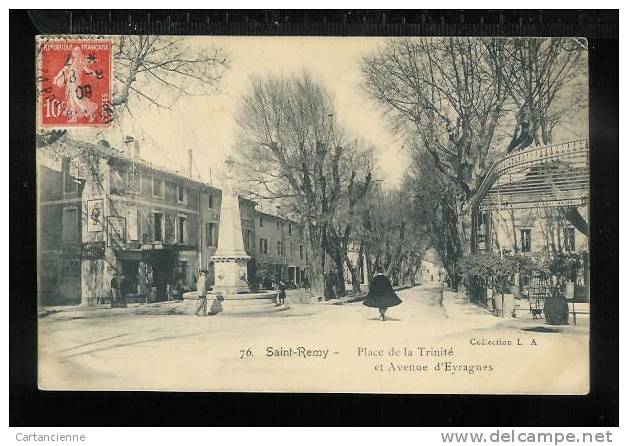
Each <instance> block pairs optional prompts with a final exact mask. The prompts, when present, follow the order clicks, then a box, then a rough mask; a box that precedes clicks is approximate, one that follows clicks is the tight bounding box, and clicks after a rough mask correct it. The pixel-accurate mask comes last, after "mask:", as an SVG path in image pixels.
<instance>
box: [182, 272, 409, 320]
mask: <svg viewBox="0 0 628 446" xmlns="http://www.w3.org/2000/svg"><path fill="white" fill-rule="evenodd" d="M196 295H197V301H196V311H195V312H194V314H195V315H196V316H205V315H206V314H207V271H204V270H203V271H201V272H200V274H199V276H198V280H197V281H196ZM285 302H286V283H285V282H284V281H283V280H280V281H279V283H278V284H277V304H278V305H284V304H285ZM401 302H402V300H401V299H400V298H399V296H397V293H395V290H394V289H393V287H392V284H391V283H390V280H389V279H388V277H386V276H385V275H384V271H383V270H382V269H377V270H376V271H375V275H374V276H373V279H372V280H371V283H370V286H369V292H368V294H367V296H366V297H365V299H364V301H363V304H364V305H366V306H367V307H371V308H377V309H378V310H379V318H380V319H381V320H382V321H385V320H386V311H387V310H388V308H390V307H394V306H396V305H399V304H400V303H401Z"/></svg>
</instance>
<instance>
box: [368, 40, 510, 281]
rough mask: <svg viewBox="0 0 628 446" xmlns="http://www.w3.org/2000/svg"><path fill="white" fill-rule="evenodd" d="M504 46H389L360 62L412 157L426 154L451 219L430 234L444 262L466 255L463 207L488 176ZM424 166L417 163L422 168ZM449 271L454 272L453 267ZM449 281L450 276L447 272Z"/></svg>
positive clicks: (503, 90)
mask: <svg viewBox="0 0 628 446" xmlns="http://www.w3.org/2000/svg"><path fill="white" fill-rule="evenodd" d="M505 46H506V41H505V40H499V39H477V38H447V39H444V38H434V39H427V38H426V39H402V40H393V41H390V42H389V43H388V44H387V45H386V46H385V47H384V48H382V49H381V50H380V51H379V52H378V53H377V54H375V55H372V56H369V57H366V58H364V59H363V63H362V71H363V76H364V82H365V88H366V90H367V91H368V92H369V93H370V95H371V96H372V97H373V98H374V99H375V100H376V101H377V102H378V103H379V104H380V105H381V106H382V107H383V109H384V111H385V112H386V113H387V114H388V116H389V118H390V121H391V123H392V125H393V126H394V127H395V128H396V129H398V130H399V131H403V132H404V133H405V135H406V137H407V141H408V143H407V147H408V149H409V150H410V152H411V153H413V154H415V155H416V154H420V153H423V152H425V153H427V154H429V156H430V158H431V168H433V169H434V170H435V171H436V172H438V174H439V175H440V177H441V181H440V183H442V185H443V188H444V189H443V190H444V191H445V192H446V194H438V195H437V196H439V195H441V196H442V197H443V199H444V200H445V201H444V202H443V203H441V204H442V207H441V211H442V212H443V213H450V214H451V215H450V217H451V218H444V219H442V220H441V221H440V223H441V224H440V225H439V226H438V227H436V228H434V229H435V230H437V231H440V232H442V233H443V234H444V235H447V242H446V243H445V246H440V245H439V244H437V245H436V246H437V248H438V247H439V246H440V247H441V249H443V251H440V252H439V253H440V254H441V257H442V258H443V260H445V258H446V257H447V256H448V255H453V256H455V258H454V259H452V261H451V262H447V261H446V263H450V264H452V265H453V263H455V260H457V258H458V256H460V255H462V254H463V253H464V252H465V251H466V250H468V249H469V246H470V244H469V232H470V216H469V215H468V214H469V208H468V206H469V203H470V201H471V200H472V199H473V197H474V196H475V194H476V193H477V189H478V187H479V185H480V183H481V180H482V178H483V175H484V174H485V173H486V171H487V170H488V167H489V165H490V160H491V159H492V158H491V156H492V155H493V151H492V150H491V149H493V147H494V144H495V139H496V138H497V136H496V130H497V128H498V124H499V123H500V120H501V119H502V117H503V114H504V105H505V103H506V100H507V99H508V95H509V90H508V89H507V85H506V84H505V80H504V79H505V78H507V77H508V76H510V75H511V73H509V72H506V71H504V70H505V68H504V67H505V65H504V64H503V61H502V59H503V58H504V57H505V53H504V51H505ZM424 162H425V160H423V163H424ZM452 268H453V266H452ZM448 272H449V273H450V274H451V273H452V272H453V270H448Z"/></svg>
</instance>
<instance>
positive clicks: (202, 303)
mask: <svg viewBox="0 0 628 446" xmlns="http://www.w3.org/2000/svg"><path fill="white" fill-rule="evenodd" d="M196 297H197V299H196V310H195V311H194V315H196V316H201V317H202V316H206V315H207V271H205V270H202V271H201V272H200V274H199V275H198V279H197V281H196ZM285 303H286V283H285V282H284V281H283V280H280V281H279V283H278V284H277V304H278V305H284V304H285Z"/></svg>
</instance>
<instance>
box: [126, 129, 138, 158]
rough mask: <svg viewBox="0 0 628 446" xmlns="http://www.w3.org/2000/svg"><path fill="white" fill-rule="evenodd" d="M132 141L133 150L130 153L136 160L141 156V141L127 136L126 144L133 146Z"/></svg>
mask: <svg viewBox="0 0 628 446" xmlns="http://www.w3.org/2000/svg"><path fill="white" fill-rule="evenodd" d="M131 143H133V146H132V147H133V148H132V149H129V151H130V152H131V153H130V155H131V157H132V158H133V159H134V160H136V159H138V158H139V157H140V142H139V141H138V140H137V139H135V138H133V137H132V136H130V135H127V136H125V137H124V144H126V145H127V146H131Z"/></svg>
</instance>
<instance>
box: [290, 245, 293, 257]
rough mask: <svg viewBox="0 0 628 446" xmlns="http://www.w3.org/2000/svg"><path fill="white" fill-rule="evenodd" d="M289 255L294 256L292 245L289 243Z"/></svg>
mask: <svg viewBox="0 0 628 446" xmlns="http://www.w3.org/2000/svg"><path fill="white" fill-rule="evenodd" d="M290 255H291V256H293V255H294V243H290Z"/></svg>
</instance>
